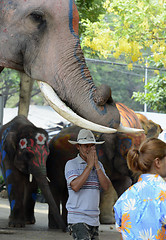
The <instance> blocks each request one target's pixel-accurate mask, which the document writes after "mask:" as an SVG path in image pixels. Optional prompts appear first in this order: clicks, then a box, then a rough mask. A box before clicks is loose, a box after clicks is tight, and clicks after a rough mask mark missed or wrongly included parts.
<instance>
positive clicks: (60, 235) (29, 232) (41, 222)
mask: <svg viewBox="0 0 166 240" xmlns="http://www.w3.org/2000/svg"><path fill="white" fill-rule="evenodd" d="M9 212H10V209H9V203H8V199H3V198H0V239H1V240H10V239H11V240H71V239H72V237H71V236H70V235H69V233H64V232H62V231H59V230H58V231H57V230H56V231H55V230H49V229H48V218H47V214H48V205H47V204H46V203H36V207H35V217H36V224H34V225H26V227H25V228H21V229H18V228H17V229H15V228H14V229H13V228H9V227H8V216H9ZM99 229H100V240H120V236H119V233H118V232H117V231H116V229H115V226H114V225H101V226H100V228H99Z"/></svg>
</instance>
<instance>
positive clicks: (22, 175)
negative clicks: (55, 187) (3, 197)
mask: <svg viewBox="0 0 166 240" xmlns="http://www.w3.org/2000/svg"><path fill="white" fill-rule="evenodd" d="M47 141H48V134H47V132H46V131H45V130H44V129H42V128H37V127H36V126H34V125H33V124H32V123H31V122H29V121H28V120H27V119H26V118H25V117H24V116H18V117H15V118H14V119H13V120H12V121H10V122H9V123H7V124H5V125H3V126H2V127H1V128H0V166H1V168H2V173H3V177H4V180H5V183H6V187H7V191H8V198H9V202H10V210H11V211H10V217H9V226H10V227H24V226H25V224H33V223H35V217H34V205H35V198H36V193H37V189H38V186H39V188H40V189H41V191H42V193H43V195H44V196H45V198H46V200H47V202H48V204H49V206H50V208H51V209H52V211H53V212H54V213H53V215H54V218H55V221H56V223H57V225H58V227H60V228H63V229H65V224H64V222H63V220H62V217H61V216H60V215H59V211H58V208H57V206H56V204H55V201H54V199H53V197H52V195H51V192H50V189H49V185H48V182H47V179H46V160H47V157H48V154H49V148H48V142H47ZM30 178H32V179H31V180H30Z"/></svg>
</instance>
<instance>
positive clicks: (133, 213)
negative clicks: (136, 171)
mask: <svg viewBox="0 0 166 240" xmlns="http://www.w3.org/2000/svg"><path fill="white" fill-rule="evenodd" d="M114 211H115V221H116V227H117V230H118V231H119V232H121V234H122V237H123V239H127V240H139V239H143V240H155V239H159V240H164V239H166V182H165V181H164V179H163V178H162V177H160V176H159V175H154V174H142V175H141V176H140V177H139V180H138V182H137V183H136V184H134V185H133V186H131V187H130V188H129V189H127V190H126V191H125V192H124V193H123V194H122V195H121V196H120V198H119V199H118V200H117V202H116V203H115V205H114Z"/></svg>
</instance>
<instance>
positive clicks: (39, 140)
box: [35, 133, 46, 145]
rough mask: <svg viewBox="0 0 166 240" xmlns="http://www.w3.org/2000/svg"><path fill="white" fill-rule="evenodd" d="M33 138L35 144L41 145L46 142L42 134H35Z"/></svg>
mask: <svg viewBox="0 0 166 240" xmlns="http://www.w3.org/2000/svg"><path fill="white" fill-rule="evenodd" d="M35 138H36V141H37V144H40V145H43V144H44V143H45V141H46V136H45V135H44V134H43V133H37V134H36V137H35Z"/></svg>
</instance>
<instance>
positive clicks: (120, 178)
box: [46, 103, 145, 228]
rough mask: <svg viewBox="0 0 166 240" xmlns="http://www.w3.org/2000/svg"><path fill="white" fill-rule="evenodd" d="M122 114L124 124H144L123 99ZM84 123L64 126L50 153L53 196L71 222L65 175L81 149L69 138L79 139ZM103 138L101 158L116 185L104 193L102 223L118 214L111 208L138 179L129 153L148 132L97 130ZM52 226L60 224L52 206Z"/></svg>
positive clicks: (55, 137) (127, 125) (99, 149)
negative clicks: (129, 163) (128, 163)
mask: <svg viewBox="0 0 166 240" xmlns="http://www.w3.org/2000/svg"><path fill="white" fill-rule="evenodd" d="M116 106H117V108H118V110H119V112H120V114H121V124H122V125H124V126H126V127H133V128H141V124H140V122H139V119H138V117H137V116H136V114H135V112H134V111H133V110H131V109H129V108H128V107H127V106H125V105H124V104H122V103H116ZM79 130H80V127H78V126H76V125H73V126H70V127H67V128H64V129H62V130H61V131H60V132H59V133H58V134H57V135H55V136H54V137H53V138H52V139H51V140H50V142H49V149H50V154H49V156H48V159H47V163H46V167H47V176H48V178H49V179H50V182H49V185H50V189H51V192H52V194H53V197H54V199H55V201H56V203H57V206H59V207H60V204H62V217H63V219H64V221H65V222H66V224H67V220H66V219H67V218H66V217H67V211H66V207H65V205H66V201H67V198H68V192H67V186H66V180H65V176H64V168H65V164H66V162H67V161H68V160H70V159H72V158H74V157H75V156H76V155H77V153H78V151H77V149H76V147H75V146H74V145H72V144H70V143H69V142H68V140H69V139H71V140H75V139H76V138H77V134H78V132H79ZM94 134H95V137H96V139H97V140H99V141H103V140H104V141H105V143H104V144H102V145H96V149H97V154H98V158H99V160H100V161H101V162H102V163H103V165H104V168H105V170H106V173H107V175H108V177H109V178H110V180H111V182H112V185H111V187H110V189H109V193H108V192H107V193H105V194H104V193H102V194H101V205H100V211H101V214H100V221H101V223H113V221H114V216H113V213H112V212H111V211H112V209H113V205H114V203H115V201H116V200H117V198H118V197H119V196H120V195H121V194H122V193H123V192H124V191H125V190H126V189H127V188H128V187H129V186H131V184H132V182H134V176H133V174H132V173H131V171H130V170H129V169H128V167H127V163H126V156H127V152H128V150H129V149H130V148H131V147H132V146H139V145H140V144H141V142H142V141H143V140H144V139H145V134H144V133H140V134H125V133H119V132H117V133H112V134H107V133H104V134H101V133H98V132H94ZM106 213H107V214H106ZM48 219H49V227H50V228H56V224H55V223H54V220H53V217H52V213H51V210H50V209H49V215H48Z"/></svg>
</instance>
